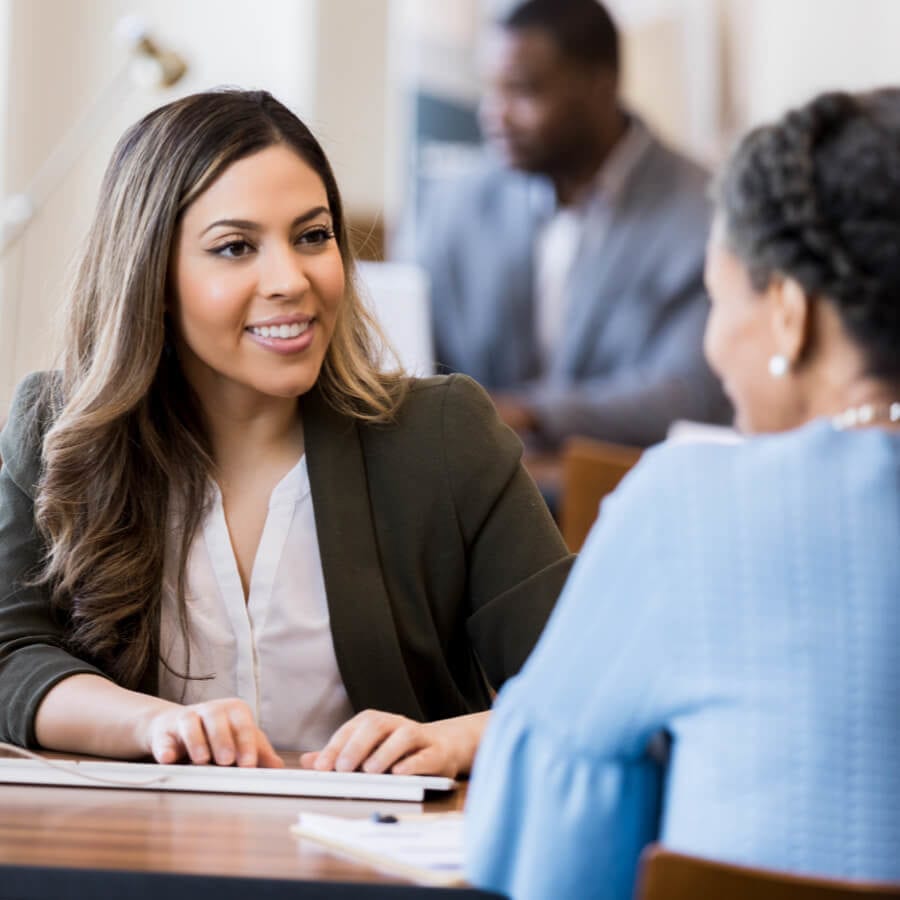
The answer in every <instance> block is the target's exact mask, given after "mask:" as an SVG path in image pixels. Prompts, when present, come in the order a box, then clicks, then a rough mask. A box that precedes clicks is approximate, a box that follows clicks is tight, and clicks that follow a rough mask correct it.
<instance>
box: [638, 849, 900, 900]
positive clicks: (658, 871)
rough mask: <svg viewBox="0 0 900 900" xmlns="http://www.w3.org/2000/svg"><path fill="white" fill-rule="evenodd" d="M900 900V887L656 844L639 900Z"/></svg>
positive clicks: (647, 854)
mask: <svg viewBox="0 0 900 900" xmlns="http://www.w3.org/2000/svg"><path fill="white" fill-rule="evenodd" d="M705 897H710V898H714V897H715V898H718V897H722V898H728V900H889V898H890V900H900V884H895V885H890V884H875V883H872V882H851V881H836V880H831V879H826V878H811V877H806V876H799V875H788V874H786V873H782V872H772V871H768V870H766V869H754V868H749V867H747V866H735V865H731V864H729V863H722V862H713V861H711V860H708V859H699V858H698V857H693V856H685V855H683V854H681V853H673V852H671V851H669V850H666V849H665V848H664V847H662V846H660V845H659V844H651V845H650V846H649V847H647V848H646V849H645V850H644V852H643V854H642V856H641V867H640V874H639V876H638V885H637V890H636V891H635V900H696V898H705Z"/></svg>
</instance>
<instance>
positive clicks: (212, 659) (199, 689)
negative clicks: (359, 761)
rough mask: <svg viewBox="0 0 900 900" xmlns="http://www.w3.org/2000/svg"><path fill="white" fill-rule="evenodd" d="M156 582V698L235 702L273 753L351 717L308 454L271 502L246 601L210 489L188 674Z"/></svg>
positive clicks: (169, 584) (170, 579) (195, 577)
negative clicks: (158, 616)
mask: <svg viewBox="0 0 900 900" xmlns="http://www.w3.org/2000/svg"><path fill="white" fill-rule="evenodd" d="M167 558H168V568H167V573H166V578H165V580H164V583H163V597H162V617H161V623H160V648H161V653H162V659H163V660H164V663H161V664H160V668H159V694H160V696H161V697H163V698H165V699H167V700H174V701H175V702H178V703H199V702H202V701H204V700H214V699H219V698H223V697H240V698H241V699H242V700H244V701H245V702H246V703H247V704H248V705H249V706H250V709H251V710H253V713H254V715H255V716H256V721H257V723H258V724H259V727H260V728H261V729H262V730H263V731H264V732H265V734H266V735H267V736H268V738H269V740H270V741H271V742H272V744H273V745H274V746H275V747H276V748H280V749H285V750H317V749H320V748H321V747H322V746H324V744H325V743H326V742H327V741H328V738H329V737H330V736H331V734H332V733H333V732H334V730H335V729H336V728H337V727H338V726H340V725H341V724H343V723H344V722H345V721H346V720H347V719H349V718H350V717H351V716H352V715H353V708H352V707H351V705H350V700H349V698H348V696H347V692H346V690H345V688H344V684H343V681H342V680H341V676H340V673H339V671H338V666H337V658H336V657H335V653H334V644H333V642H332V638H331V627H330V621H329V616H328V603H327V599H326V594H325V581H324V577H323V575H322V561H321V558H320V556H319V541H318V538H317V535H316V523H315V518H314V516H313V504H312V495H311V493H310V485H309V475H308V473H307V469H306V457H305V456H303V457H301V459H300V461H299V462H298V463H297V465H296V466H294V468H293V469H291V471H290V472H288V473H287V474H286V475H285V476H284V478H283V479H282V480H281V481H280V482H279V483H278V484H277V485H276V487H275V489H274V490H273V491H272V495H271V497H270V499H269V509H268V513H267V515H266V522H265V526H264V528H263V533H262V537H261V539H260V542H259V548H258V550H257V553H256V559H255V560H254V563H253V571H252V573H251V576H250V591H249V597H248V599H247V601H246V602H245V600H244V591H243V587H242V585H241V579H240V574H239V572H238V567H237V562H236V560H235V556H234V551H233V549H232V546H231V539H230V536H229V534H228V527H227V525H226V522H225V512H224V508H223V506H222V495H221V493H220V492H219V489H218V487H215V489H214V496H213V502H212V504H211V506H210V510H209V513H208V515H207V517H206V519H205V521H204V522H203V524H202V526H201V527H200V529H199V530H198V533H197V535H196V536H195V538H194V541H193V543H192V545H191V550H190V555H189V557H188V565H187V572H186V601H187V612H188V624H189V629H190V675H191V676H192V677H191V678H188V679H185V678H184V677H182V676H183V675H184V674H186V672H187V661H188V660H187V654H186V646H185V640H184V635H183V633H182V629H181V626H180V624H179V622H178V612H177V606H176V593H175V590H174V584H175V582H174V577H175V573H174V565H172V562H173V560H174V554H173V553H169V554H167Z"/></svg>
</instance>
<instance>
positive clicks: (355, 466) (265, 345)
mask: <svg viewBox="0 0 900 900" xmlns="http://www.w3.org/2000/svg"><path fill="white" fill-rule="evenodd" d="M86 246H87V248H88V250H87V251H86V252H85V254H84V257H83V259H82V260H81V264H80V268H79V270H78V273H77V276H76V280H75V284H74V285H73V288H72V290H71V292H70V296H69V298H68V301H69V302H68V315H69V327H68V329H67V331H66V333H67V338H68V340H67V344H66V346H65V347H64V348H63V353H62V360H61V364H60V371H59V372H58V373H54V374H47V373H43V374H37V375H33V376H31V377H29V378H28V379H26V380H25V382H23V384H22V385H21V386H20V388H19V391H18V393H17V397H16V401H15V403H14V407H13V411H12V413H11V416H10V423H9V425H8V427H7V428H6V429H5V430H4V432H3V434H2V436H0V453H2V456H3V458H4V461H5V465H4V467H3V469H2V470H0V584H2V585H3V588H2V593H0V739H7V740H9V739H11V740H13V741H15V742H17V743H20V744H24V745H41V746H44V747H48V748H55V749H64V750H72V751H79V752H87V753H94V754H98V755H105V756H114V757H130V758H133V757H141V756H153V757H154V758H155V759H157V760H158V761H160V762H171V761H174V760H176V759H178V758H187V759H189V760H191V761H193V762H197V763H202V762H215V763H218V764H223V765H228V764H232V763H237V764H239V765H257V764H259V765H279V764H280V758H279V756H278V755H277V753H276V751H275V750H274V749H273V745H274V746H275V747H282V748H286V749H302V750H307V751H310V752H309V754H308V755H307V756H306V757H305V758H304V760H305V763H306V764H307V765H310V766H315V767H317V768H320V769H329V768H338V769H356V768H364V769H365V770H366V771H389V770H390V771H394V772H402V773H407V774H411V773H421V772H431V773H439V774H449V775H456V774H458V773H459V772H464V771H467V770H468V768H469V766H470V764H471V761H472V758H473V755H474V752H475V749H476V746H477V743H478V740H479V738H480V734H481V730H482V728H483V726H484V723H485V718H486V716H487V712H486V710H487V709H488V707H489V704H490V697H491V690H492V689H497V688H499V686H500V685H501V684H502V683H503V682H504V681H505V680H506V679H507V678H508V677H509V676H510V675H512V674H514V673H515V671H516V670H517V669H518V668H519V666H520V665H521V663H522V661H523V660H524V658H525V657H526V656H527V654H528V652H529V651H530V649H531V647H532V646H533V644H534V642H535V641H536V639H537V637H538V635H539V633H540V631H541V628H542V627H543V624H544V621H545V620H546V617H547V615H548V613H549V611H550V609H551V607H552V605H553V603H554V601H555V598H556V595H557V593H558V591H559V589H560V587H561V585H562V582H563V580H564V578H565V574H566V572H567V570H568V568H569V565H570V558H569V556H568V554H567V553H566V551H565V548H564V545H563V543H562V540H561V538H560V537H559V535H558V533H557V532H556V530H555V527H554V525H553V523H552V521H551V520H550V518H549V515H548V513H547V511H546V509H545V507H544V506H543V503H542V501H541V500H540V497H539V496H538V494H537V492H536V489H535V487H534V485H533V483H532V482H531V481H530V479H529V478H528V476H527V475H526V474H525V472H524V470H523V469H522V467H521V464H520V454H521V446H520V444H519V443H518V441H517V439H516V438H515V437H514V435H512V433H511V432H510V431H509V430H508V429H506V428H505V427H504V426H503V425H502V424H501V423H500V422H499V420H498V418H497V416H496V414H495V412H494V410H493V408H492V406H491V404H490V401H489V400H488V399H487V397H486V395H485V394H484V393H483V392H482V391H481V390H480V389H479V388H478V387H477V386H476V385H475V384H474V383H473V382H471V381H470V380H468V379H466V378H462V377H451V378H430V379H424V380H414V379H410V378H407V377H406V376H404V375H403V373H402V372H400V371H384V370H383V369H381V368H380V367H379V365H378V364H377V360H378V359H379V357H380V351H381V348H382V346H383V340H382V338H381V337H380V335H379V333H378V329H377V326H376V325H375V323H374V322H372V321H371V320H370V319H369V317H368V315H367V313H366V312H365V310H364V308H363V307H362V305H361V303H360V302H359V299H358V297H357V295H356V291H355V288H354V276H353V260H352V256H351V254H350V251H349V249H348V244H347V237H346V232H345V226H344V219H343V212H342V208H341V200H340V195H339V192H338V188H337V185H336V183H335V181H334V176H333V175H332V172H331V169H330V167H329V164H328V161H327V160H326V158H325V156H324V154H323V152H322V150H321V148H320V146H319V144H318V143H317V142H316V140H315V138H314V137H313V136H312V135H311V134H310V132H309V131H308V129H307V128H306V127H305V126H304V125H303V123H301V122H300V121H299V120H298V119H297V118H296V117H295V116H294V115H293V114H292V113H290V112H289V111H288V110H287V109H286V108H285V107H284V106H282V105H281V104H280V103H278V102H277V101H276V100H274V99H273V98H272V97H271V96H270V95H268V94H266V93H263V92H241V91H221V92H211V93H205V94H198V95H194V96H191V97H186V98H184V99H182V100H179V101H176V102H175V103H172V104H169V105H168V106H164V107H162V108H160V109H158V110H156V111H154V112H152V113H150V114H149V115H148V116H147V117H145V118H144V119H143V120H141V121H140V122H138V123H137V124H136V125H135V126H133V127H132V128H131V129H130V130H129V131H128V132H127V133H126V134H125V136H124V137H123V138H122V139H121V141H120V142H119V144H118V146H117V148H116V150H115V152H114V154H113V158H112V161H111V163H110V165H109V168H108V170H107V173H106V176H105V180H104V184H103V187H102V190H101V197H100V202H99V205H98V209H97V213H96V216H95V219H94V224H93V226H92V230H91V233H90V235H89V240H88V242H87V245H86ZM485 676H486V677H485Z"/></svg>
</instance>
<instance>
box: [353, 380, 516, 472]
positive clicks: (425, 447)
mask: <svg viewBox="0 0 900 900" xmlns="http://www.w3.org/2000/svg"><path fill="white" fill-rule="evenodd" d="M362 438H363V442H364V443H365V444H366V445H367V446H368V447H369V448H371V449H373V450H375V449H376V448H378V449H379V450H381V451H382V452H384V453H388V454H390V456H391V458H392V460H393V463H392V464H396V463H398V462H399V461H400V460H406V459H409V460H418V461H419V462H411V464H412V465H419V464H420V462H421V464H423V465H425V464H430V463H429V460H431V461H436V460H440V461H441V462H442V464H443V465H444V466H446V467H447V468H448V469H450V470H453V471H454V472H457V471H462V472H467V473H469V474H472V473H473V472H474V473H479V472H484V471H486V470H490V471H495V470H496V471H497V472H498V473H501V475H502V473H504V472H505V473H507V475H508V474H509V473H511V472H512V470H513V468H514V467H515V466H517V465H518V463H519V460H520V459H521V456H522V443H521V441H520V440H519V439H518V437H517V436H516V434H515V432H513V431H512V430H511V429H510V428H508V427H507V426H506V425H505V424H504V423H503V422H502V421H501V419H500V417H499V415H498V414H497V411H496V409H495V407H494V404H493V402H492V400H491V398H490V396H489V395H488V393H487V391H485V389H484V388H483V387H481V386H480V385H479V384H478V383H477V382H476V381H474V380H473V379H471V378H469V377H468V376H467V375H461V374H453V375H435V376H431V377H428V378H414V379H411V380H410V384H409V389H408V390H407V391H406V393H405V396H404V399H403V402H402V403H401V405H400V407H399V409H398V410H397V412H396V414H395V416H394V418H393V419H392V421H391V422H389V423H387V424H371V425H366V426H364V427H363V430H362ZM498 477H500V476H498Z"/></svg>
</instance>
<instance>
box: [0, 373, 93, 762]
mask: <svg viewBox="0 0 900 900" xmlns="http://www.w3.org/2000/svg"><path fill="white" fill-rule="evenodd" d="M38 391H39V380H38V379H37V378H34V377H33V378H30V379H28V380H27V381H25V382H23V384H22V385H21V386H20V388H19V390H18V391H17V393H16V397H15V399H14V400H13V406H12V409H11V410H10V415H9V421H8V423H7V426H6V429H5V430H4V432H3V434H2V436H0V437H2V440H0V447H2V457H3V466H2V468H0V740H4V741H10V742H12V743H14V744H19V745H21V746H35V745H36V744H37V740H36V738H35V733H34V719H35V715H36V714H37V709H38V706H39V705H40V703H41V701H42V700H43V699H44V696H45V694H46V693H47V692H48V691H49V690H50V689H51V688H52V687H53V686H54V685H55V684H56V683H57V682H59V681H61V680H62V679H63V678H67V677H68V676H69V675H76V674H78V673H81V672H89V673H92V674H98V675H102V674H103V673H102V672H100V671H99V670H97V669H96V668H94V667H93V666H90V665H88V664H87V663H85V662H82V661H81V660H79V659H76V658H75V657H73V656H72V655H70V654H69V653H67V652H66V650H65V649H63V645H64V629H63V624H62V622H61V621H60V620H59V617H58V616H55V615H54V614H53V612H52V610H51V606H50V598H49V594H48V592H47V590H46V588H44V587H35V586H33V585H29V584H28V580H29V578H30V577H33V576H34V574H35V573H36V572H37V571H38V568H39V566H40V564H41V562H42V558H43V552H44V548H43V543H42V542H41V540H40V538H39V537H38V535H37V533H36V530H35V522H34V500H33V494H34V484H35V481H36V480H37V479H36V476H37V472H38V470H39V465H38V459H39V454H40V450H39V444H38V442H39V437H38V429H37V428H36V427H35V415H34V404H35V401H36V399H37V394H38Z"/></svg>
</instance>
